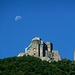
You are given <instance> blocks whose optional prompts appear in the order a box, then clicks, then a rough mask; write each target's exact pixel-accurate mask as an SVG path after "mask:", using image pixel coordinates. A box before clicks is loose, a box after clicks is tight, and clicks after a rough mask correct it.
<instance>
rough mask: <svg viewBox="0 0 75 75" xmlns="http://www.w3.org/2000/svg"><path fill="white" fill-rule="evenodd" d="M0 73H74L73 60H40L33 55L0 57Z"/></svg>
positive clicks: (67, 74)
mask: <svg viewBox="0 0 75 75" xmlns="http://www.w3.org/2000/svg"><path fill="white" fill-rule="evenodd" d="M0 75H75V62H74V61H71V60H68V59H62V60H61V61H58V62H55V61H54V62H51V63H50V62H48V61H42V60H41V59H39V58H36V57H33V56H23V57H9V58H4V59H0Z"/></svg>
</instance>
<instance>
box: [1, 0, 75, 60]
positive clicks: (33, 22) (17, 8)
mask: <svg viewBox="0 0 75 75" xmlns="http://www.w3.org/2000/svg"><path fill="white" fill-rule="evenodd" d="M36 36H38V37H40V38H41V39H42V40H43V41H44V42H46V41H49V42H52V43H53V49H54V50H58V51H59V53H60V55H61V57H64V58H67V59H71V60H73V56H74V55H73V52H74V49H75V0H0V58H6V57H12V56H17V55H18V53H20V52H24V48H25V47H27V46H28V45H29V44H30V42H31V39H32V38H34V37H36Z"/></svg>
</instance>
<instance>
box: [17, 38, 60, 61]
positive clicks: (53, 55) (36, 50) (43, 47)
mask: <svg viewBox="0 0 75 75" xmlns="http://www.w3.org/2000/svg"><path fill="white" fill-rule="evenodd" d="M25 55H30V56H34V57H38V58H40V59H42V60H46V61H58V60H60V55H59V53H58V51H57V50H53V44H52V43H50V42H46V43H45V42H44V41H43V40H41V38H39V37H35V38H33V39H32V41H31V43H30V45H29V46H28V47H27V48H25V52H21V53H19V54H18V57H19V56H25Z"/></svg>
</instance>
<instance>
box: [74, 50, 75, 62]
mask: <svg viewBox="0 0 75 75" xmlns="http://www.w3.org/2000/svg"><path fill="white" fill-rule="evenodd" d="M74 61H75V50H74Z"/></svg>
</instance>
